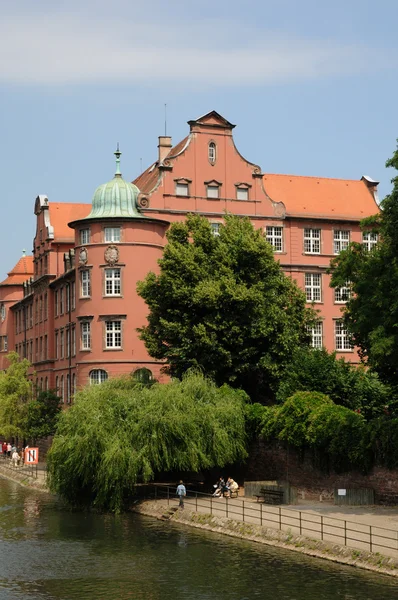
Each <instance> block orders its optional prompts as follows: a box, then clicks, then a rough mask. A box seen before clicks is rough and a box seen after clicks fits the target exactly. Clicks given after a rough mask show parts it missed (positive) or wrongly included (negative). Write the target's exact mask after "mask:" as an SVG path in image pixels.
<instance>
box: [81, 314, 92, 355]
mask: <svg viewBox="0 0 398 600" xmlns="http://www.w3.org/2000/svg"><path fill="white" fill-rule="evenodd" d="M80 342H81V349H82V350H90V349H91V323H90V321H82V323H81V324H80Z"/></svg>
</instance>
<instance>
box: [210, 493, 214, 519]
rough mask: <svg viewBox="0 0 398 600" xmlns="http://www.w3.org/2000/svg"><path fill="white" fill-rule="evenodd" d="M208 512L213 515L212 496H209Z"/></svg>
mask: <svg viewBox="0 0 398 600" xmlns="http://www.w3.org/2000/svg"><path fill="white" fill-rule="evenodd" d="M210 514H211V515H212V516H213V496H210Z"/></svg>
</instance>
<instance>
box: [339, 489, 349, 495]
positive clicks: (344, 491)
mask: <svg viewBox="0 0 398 600" xmlns="http://www.w3.org/2000/svg"><path fill="white" fill-rule="evenodd" d="M337 495H338V496H346V495H347V490H337Z"/></svg>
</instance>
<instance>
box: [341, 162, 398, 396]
mask: <svg viewBox="0 0 398 600" xmlns="http://www.w3.org/2000/svg"><path fill="white" fill-rule="evenodd" d="M386 166H387V167H393V168H394V169H396V170H397V169H398V150H396V151H395V153H394V155H393V157H392V158H391V159H390V160H388V161H387V163H386ZM392 183H393V190H392V192H391V194H390V195H388V196H387V197H386V198H385V199H384V200H383V202H382V204H381V209H382V210H381V213H380V214H379V215H376V216H375V217H371V218H368V219H365V220H364V221H363V222H362V226H363V228H364V229H365V230H369V231H373V232H376V233H378V234H379V236H380V238H379V243H378V244H377V246H376V247H375V248H374V249H372V251H370V252H368V251H367V250H366V249H365V248H364V247H363V246H362V245H361V244H358V243H352V244H351V245H350V246H349V248H348V249H347V250H345V251H344V252H342V253H341V254H340V255H339V256H338V257H336V258H335V259H334V260H333V261H332V263H331V272H332V281H331V284H332V286H334V287H336V286H342V285H344V283H345V282H346V281H350V282H351V287H352V291H353V294H352V296H351V298H350V299H349V301H348V302H347V305H346V309H345V322H346V325H347V328H348V330H349V332H350V333H351V335H352V337H353V341H354V342H355V344H356V345H357V346H358V347H359V350H360V356H361V358H362V360H363V361H366V362H367V364H368V365H369V366H370V367H371V368H372V369H374V370H375V371H377V372H378V373H379V375H380V377H381V378H382V379H383V380H384V381H386V382H390V383H392V384H394V385H395V386H397V385H398V366H397V365H398V177H397V176H395V177H394V178H393V179H392Z"/></svg>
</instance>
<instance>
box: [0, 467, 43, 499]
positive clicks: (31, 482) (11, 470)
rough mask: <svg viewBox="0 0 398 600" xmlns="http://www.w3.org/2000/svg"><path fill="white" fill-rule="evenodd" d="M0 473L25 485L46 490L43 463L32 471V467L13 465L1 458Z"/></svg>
mask: <svg viewBox="0 0 398 600" xmlns="http://www.w3.org/2000/svg"><path fill="white" fill-rule="evenodd" d="M33 473H34V475H33ZM0 475H1V476H2V477H5V478H6V479H9V480H10V481H14V482H15V483H19V484H20V485H23V486H25V487H30V488H33V489H35V490H38V491H42V492H48V488H47V484H46V479H47V477H46V475H47V472H46V469H45V466H44V465H40V467H39V468H38V469H37V470H35V471H33V470H32V467H28V466H21V467H13V466H12V464H11V461H9V460H8V459H3V460H2V461H1V462H0Z"/></svg>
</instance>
